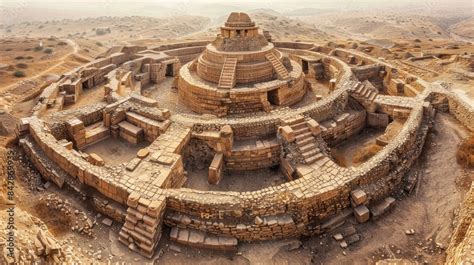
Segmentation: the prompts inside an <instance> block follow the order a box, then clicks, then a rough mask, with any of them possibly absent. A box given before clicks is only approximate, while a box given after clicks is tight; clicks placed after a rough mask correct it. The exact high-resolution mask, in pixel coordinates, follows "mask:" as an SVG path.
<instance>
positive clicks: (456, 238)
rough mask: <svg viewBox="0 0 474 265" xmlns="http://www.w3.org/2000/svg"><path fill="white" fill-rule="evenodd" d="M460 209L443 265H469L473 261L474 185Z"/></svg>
mask: <svg viewBox="0 0 474 265" xmlns="http://www.w3.org/2000/svg"><path fill="white" fill-rule="evenodd" d="M460 208H461V210H460V212H459V215H458V217H457V219H456V225H455V228H454V232H453V234H452V237H451V241H450V243H449V246H448V249H447V250H446V252H447V254H448V255H447V257H446V263H445V264H469V262H470V261H472V260H474V252H473V249H474V247H473V246H474V221H473V216H474V185H472V184H471V189H470V190H469V192H468V193H467V196H466V199H465V201H464V202H463V203H462V205H461V206H460Z"/></svg>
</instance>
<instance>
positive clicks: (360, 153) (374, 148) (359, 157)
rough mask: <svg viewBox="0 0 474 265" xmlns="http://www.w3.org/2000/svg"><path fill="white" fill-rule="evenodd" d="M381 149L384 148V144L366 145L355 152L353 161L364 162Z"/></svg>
mask: <svg viewBox="0 0 474 265" xmlns="http://www.w3.org/2000/svg"><path fill="white" fill-rule="evenodd" d="M380 150H382V146H380V145H377V144H369V145H367V146H364V147H363V148H361V149H359V150H357V151H356V152H355V153H354V157H352V163H354V164H360V163H364V162H365V161H367V160H369V159H370V158H371V157H373V156H374V155H375V154H377V152H379V151H380Z"/></svg>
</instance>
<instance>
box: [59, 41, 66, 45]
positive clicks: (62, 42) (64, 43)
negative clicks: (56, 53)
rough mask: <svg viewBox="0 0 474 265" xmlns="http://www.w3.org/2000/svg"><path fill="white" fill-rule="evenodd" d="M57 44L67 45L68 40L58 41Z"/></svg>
mask: <svg viewBox="0 0 474 265" xmlns="http://www.w3.org/2000/svg"><path fill="white" fill-rule="evenodd" d="M57 45H59V46H66V45H67V42H65V41H60V42H58V43H57Z"/></svg>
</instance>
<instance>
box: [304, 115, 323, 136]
mask: <svg viewBox="0 0 474 265" xmlns="http://www.w3.org/2000/svg"><path fill="white" fill-rule="evenodd" d="M306 124H307V125H308V127H309V129H310V130H311V133H312V134H313V136H318V135H319V134H320V133H321V127H319V123H318V122H317V121H315V120H313V119H309V120H307V121H306Z"/></svg>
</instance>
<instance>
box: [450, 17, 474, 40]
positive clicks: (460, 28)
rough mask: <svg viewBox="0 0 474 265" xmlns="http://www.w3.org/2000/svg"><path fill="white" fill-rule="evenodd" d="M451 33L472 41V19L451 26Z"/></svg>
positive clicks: (473, 32) (473, 21)
mask: <svg viewBox="0 0 474 265" xmlns="http://www.w3.org/2000/svg"><path fill="white" fill-rule="evenodd" d="M450 30H451V32H452V33H454V34H456V35H458V36H460V37H463V38H468V39H474V17H471V18H469V19H466V20H463V21H461V22H459V23H456V24H454V25H452V27H451V29H450Z"/></svg>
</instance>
